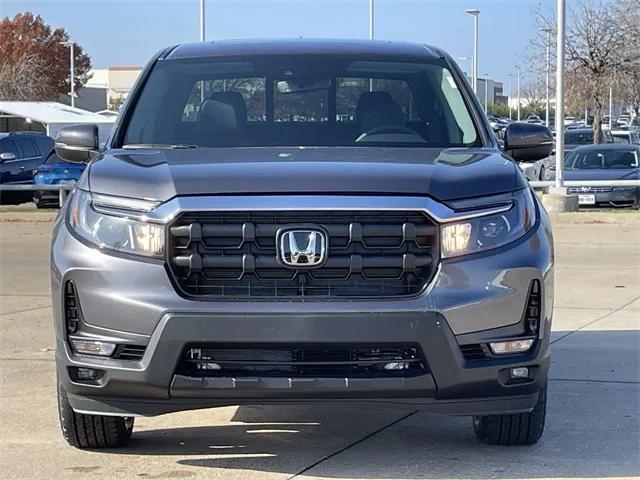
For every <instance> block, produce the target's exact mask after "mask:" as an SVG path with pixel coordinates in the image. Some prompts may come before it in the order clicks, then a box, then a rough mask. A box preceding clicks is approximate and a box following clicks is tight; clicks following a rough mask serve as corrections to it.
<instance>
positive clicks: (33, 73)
mask: <svg viewBox="0 0 640 480" xmlns="http://www.w3.org/2000/svg"><path fill="white" fill-rule="evenodd" d="M44 68H45V61H44V60H43V59H42V58H41V57H40V56H38V55H35V54H32V55H24V56H22V57H21V58H20V61H18V62H9V61H6V60H4V59H3V60H2V61H0V100H33V99H34V98H42V97H43V96H44V95H45V94H46V92H47V87H46V85H45V82H44V81H43V79H42V78H41V77H40V75H38V74H37V72H41V71H43V69H44Z"/></svg>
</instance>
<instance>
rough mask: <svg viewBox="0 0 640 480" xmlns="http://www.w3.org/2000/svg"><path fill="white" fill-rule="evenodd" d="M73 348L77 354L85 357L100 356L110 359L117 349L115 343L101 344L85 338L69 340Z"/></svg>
mask: <svg viewBox="0 0 640 480" xmlns="http://www.w3.org/2000/svg"><path fill="white" fill-rule="evenodd" d="M69 340H70V341H71V346H72V347H73V350H74V351H75V352H76V353H81V354H83V355H98V356H101V357H109V356H111V354H113V352H114V350H115V349H116V344H115V343H110V342H101V341H99V340H87V339H83V338H69Z"/></svg>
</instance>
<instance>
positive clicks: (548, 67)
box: [544, 28, 551, 127]
mask: <svg viewBox="0 0 640 480" xmlns="http://www.w3.org/2000/svg"><path fill="white" fill-rule="evenodd" d="M545 31H546V32H547V86H546V89H547V104H546V108H545V112H544V115H545V117H544V123H545V125H546V126H547V127H548V126H549V110H550V106H549V90H550V84H551V63H550V62H551V29H550V28H547V29H545Z"/></svg>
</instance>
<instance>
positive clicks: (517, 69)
mask: <svg viewBox="0 0 640 480" xmlns="http://www.w3.org/2000/svg"><path fill="white" fill-rule="evenodd" d="M513 67H514V68H515V69H516V72H517V73H518V121H520V73H521V72H520V65H514V66H513Z"/></svg>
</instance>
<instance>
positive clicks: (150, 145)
mask: <svg viewBox="0 0 640 480" xmlns="http://www.w3.org/2000/svg"><path fill="white" fill-rule="evenodd" d="M122 148H173V149H180V148H198V146H197V145H187V144H183V143H175V144H170V143H128V144H127V145H123V146H122Z"/></svg>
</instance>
